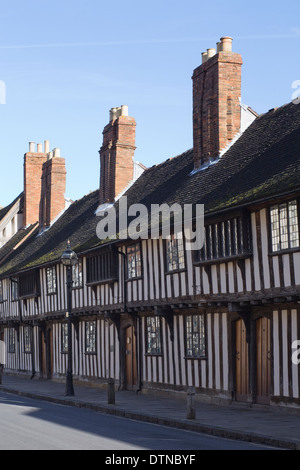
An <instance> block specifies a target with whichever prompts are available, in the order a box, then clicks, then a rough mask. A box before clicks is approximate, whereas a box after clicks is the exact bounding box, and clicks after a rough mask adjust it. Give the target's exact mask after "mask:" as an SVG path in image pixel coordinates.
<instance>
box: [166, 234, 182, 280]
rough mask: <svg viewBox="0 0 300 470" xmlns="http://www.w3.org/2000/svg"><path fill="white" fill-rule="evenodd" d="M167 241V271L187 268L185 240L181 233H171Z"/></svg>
mask: <svg viewBox="0 0 300 470" xmlns="http://www.w3.org/2000/svg"><path fill="white" fill-rule="evenodd" d="M166 243H167V271H168V272H172V271H177V270H179V269H184V268H185V260H184V240H183V237H182V236H180V235H178V234H177V235H174V234H173V235H170V238H169V239H167V240H166Z"/></svg>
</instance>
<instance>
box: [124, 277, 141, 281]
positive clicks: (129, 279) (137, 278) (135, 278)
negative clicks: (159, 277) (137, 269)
mask: <svg viewBox="0 0 300 470" xmlns="http://www.w3.org/2000/svg"><path fill="white" fill-rule="evenodd" d="M142 279H143V276H136V277H129V278H128V279H126V280H125V282H130V281H140V280H142Z"/></svg>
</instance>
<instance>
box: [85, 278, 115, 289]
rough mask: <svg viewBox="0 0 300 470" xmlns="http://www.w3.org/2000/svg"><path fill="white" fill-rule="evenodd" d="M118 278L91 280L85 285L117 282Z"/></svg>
mask: <svg viewBox="0 0 300 470" xmlns="http://www.w3.org/2000/svg"><path fill="white" fill-rule="evenodd" d="M118 280H119V279H118V278H111V279H103V280H102V281H93V282H87V283H86V285H87V286H88V287H94V286H98V285H100V284H111V283H113V282H118Z"/></svg>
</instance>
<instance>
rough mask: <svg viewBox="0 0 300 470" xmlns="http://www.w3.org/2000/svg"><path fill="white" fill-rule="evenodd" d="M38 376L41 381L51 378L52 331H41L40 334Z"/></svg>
mask: <svg viewBox="0 0 300 470" xmlns="http://www.w3.org/2000/svg"><path fill="white" fill-rule="evenodd" d="M40 362H41V370H40V375H41V378H43V379H51V378H52V369H53V362H52V329H51V328H46V329H43V330H42V331H41V333H40Z"/></svg>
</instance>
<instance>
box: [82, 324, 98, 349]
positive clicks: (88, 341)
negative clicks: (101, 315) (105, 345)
mask: <svg viewBox="0 0 300 470" xmlns="http://www.w3.org/2000/svg"><path fill="white" fill-rule="evenodd" d="M91 324H93V325H94V327H93V330H90V331H89V332H88V329H89V326H90V325H91ZM91 331H92V335H91ZM87 333H89V334H87ZM92 340H93V341H92ZM91 343H92V344H93V348H91ZM84 351H85V354H97V320H86V321H85V325H84Z"/></svg>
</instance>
